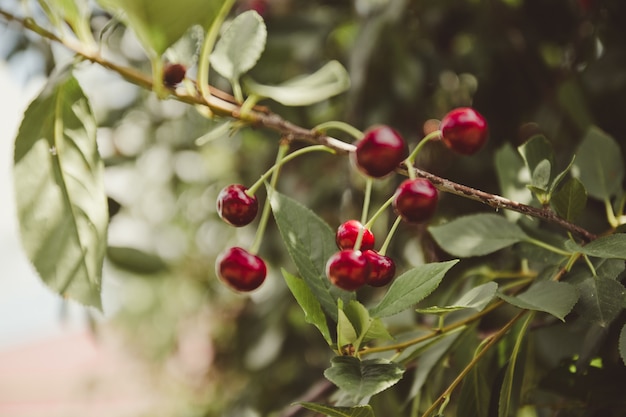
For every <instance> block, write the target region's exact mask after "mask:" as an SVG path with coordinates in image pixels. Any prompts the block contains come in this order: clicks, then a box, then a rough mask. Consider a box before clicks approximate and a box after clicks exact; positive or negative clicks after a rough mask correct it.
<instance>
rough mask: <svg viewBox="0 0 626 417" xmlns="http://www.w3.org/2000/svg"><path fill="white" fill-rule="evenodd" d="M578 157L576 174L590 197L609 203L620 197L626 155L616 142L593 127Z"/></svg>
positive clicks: (575, 164) (584, 140) (581, 146)
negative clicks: (618, 195)
mask: <svg viewBox="0 0 626 417" xmlns="http://www.w3.org/2000/svg"><path fill="white" fill-rule="evenodd" d="M576 155H577V156H576V162H574V167H575V170H574V171H575V174H576V176H577V177H578V179H580V181H581V182H582V183H583V185H584V186H585V188H586V189H587V193H588V194H589V196H591V197H593V198H596V199H598V200H607V199H610V198H611V197H612V196H615V195H617V194H619V192H620V191H621V187H622V181H623V180H624V155H622V151H621V149H620V147H619V145H618V144H617V142H616V141H615V139H613V138H612V137H611V136H609V135H608V134H607V133H605V132H603V131H602V130H600V129H599V128H597V127H595V126H593V127H591V128H589V130H588V131H587V134H586V135H585V137H584V138H583V141H582V143H581V144H580V147H579V148H578V151H577V152H576Z"/></svg>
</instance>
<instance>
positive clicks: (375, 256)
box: [363, 250, 396, 287]
mask: <svg viewBox="0 0 626 417" xmlns="http://www.w3.org/2000/svg"><path fill="white" fill-rule="evenodd" d="M363 253H364V255H365V257H366V258H367V260H368V261H369V263H370V274H369V275H368V277H367V280H366V283H367V284H369V285H371V286H372V287H383V286H385V285H387V284H389V283H390V282H391V280H392V279H393V277H394V275H395V274H396V264H395V263H394V261H393V259H391V258H390V257H388V256H385V255H381V254H379V253H378V252H376V251H373V250H366V251H365V252H363Z"/></svg>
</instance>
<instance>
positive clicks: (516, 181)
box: [495, 143, 533, 221]
mask: <svg viewBox="0 0 626 417" xmlns="http://www.w3.org/2000/svg"><path fill="white" fill-rule="evenodd" d="M495 166H496V173H497V175H498V184H499V185H500V194H501V195H502V196H504V197H506V198H509V199H511V200H513V201H517V202H520V203H523V204H530V203H531V202H532V199H533V196H532V194H531V192H530V191H529V190H528V188H526V183H525V182H524V181H522V179H523V178H524V177H528V176H529V174H528V168H527V167H526V166H525V165H524V161H523V160H522V158H520V156H519V154H518V153H517V152H516V151H515V150H514V149H513V147H512V146H511V145H510V144H508V143H507V144H505V145H504V146H503V147H501V148H500V149H498V150H497V151H496V154H495ZM504 214H505V215H506V217H507V218H508V219H509V220H511V221H515V220H517V219H519V218H520V217H522V214H521V213H518V212H516V211H511V210H505V212H504Z"/></svg>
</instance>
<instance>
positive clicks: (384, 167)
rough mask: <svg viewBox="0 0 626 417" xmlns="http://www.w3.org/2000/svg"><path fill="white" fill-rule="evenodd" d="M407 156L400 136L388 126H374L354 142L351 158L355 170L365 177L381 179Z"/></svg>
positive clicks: (406, 150) (405, 147)
mask: <svg viewBox="0 0 626 417" xmlns="http://www.w3.org/2000/svg"><path fill="white" fill-rule="evenodd" d="M407 156H408V149H407V146H406V143H405V142H404V139H403V138H402V136H400V134H399V133H398V132H397V131H396V130H395V129H393V128H391V127H389V126H375V127H372V128H370V129H368V130H366V131H365V133H364V135H363V138H362V139H360V140H359V141H357V142H356V150H355V152H354V154H353V156H352V158H353V160H354V162H355V163H356V166H357V168H358V169H359V170H360V171H361V172H363V173H364V174H365V175H368V176H370V177H374V178H382V177H385V176H387V175H389V174H390V173H391V172H392V171H393V170H394V169H395V168H396V167H397V166H398V164H400V162H402V161H403V160H404V159H406V157H407Z"/></svg>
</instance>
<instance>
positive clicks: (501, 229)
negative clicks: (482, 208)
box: [428, 213, 528, 257]
mask: <svg viewBox="0 0 626 417" xmlns="http://www.w3.org/2000/svg"><path fill="white" fill-rule="evenodd" d="M428 230H429V231H430V233H431V234H432V236H433V238H434V239H435V241H436V242H437V244H438V245H439V246H440V247H441V248H442V249H443V250H445V251H446V252H448V253H449V254H451V255H453V256H459V257H470V256H481V255H487V254H489V253H492V252H495V251H497V250H500V249H503V248H506V247H507V246H511V245H513V244H515V243H518V242H521V241H523V240H525V239H526V238H528V236H527V235H526V234H525V233H524V231H523V230H522V229H521V228H520V227H519V226H517V225H516V224H514V223H511V222H509V221H508V220H507V219H506V218H504V217H502V216H499V215H497V214H490V213H479V214H471V215H469V216H464V217H459V218H457V219H455V220H452V221H451V222H449V223H445V224H442V225H439V226H431V227H429V228H428Z"/></svg>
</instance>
